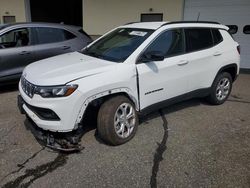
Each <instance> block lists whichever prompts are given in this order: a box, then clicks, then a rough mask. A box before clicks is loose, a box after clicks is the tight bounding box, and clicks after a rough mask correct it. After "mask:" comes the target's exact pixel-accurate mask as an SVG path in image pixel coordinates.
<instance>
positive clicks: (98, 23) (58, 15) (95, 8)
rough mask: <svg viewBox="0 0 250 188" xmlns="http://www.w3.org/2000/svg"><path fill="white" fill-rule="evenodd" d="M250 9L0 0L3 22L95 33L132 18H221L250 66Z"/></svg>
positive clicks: (244, 0)
mask: <svg viewBox="0 0 250 188" xmlns="http://www.w3.org/2000/svg"><path fill="white" fill-rule="evenodd" d="M249 10H250V0H0V24H1V23H9V22H25V21H43V22H55V23H61V22H63V23H65V24H71V25H79V26H83V29H84V30H85V31H86V32H87V33H88V34H90V35H92V36H93V35H102V34H104V33H105V32H107V31H108V30H110V29H112V28H114V27H116V26H119V25H123V24H125V23H128V22H139V21H162V20H163V21H178V20H197V19H199V20H203V21H204V20H207V21H218V22H220V23H222V24H225V25H228V26H229V27H230V28H232V29H233V30H234V31H236V32H235V33H233V36H234V38H235V40H236V41H238V42H239V43H240V45H241V68H247V69H250V63H249V59H250V54H249V49H250V41H249V40H250V38H249V37H250V22H249V17H250V11H249ZM93 37H94V36H93Z"/></svg>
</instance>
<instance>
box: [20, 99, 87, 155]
mask: <svg viewBox="0 0 250 188" xmlns="http://www.w3.org/2000/svg"><path fill="white" fill-rule="evenodd" d="M17 101H18V108H19V110H20V112H21V114H26V117H27V121H26V126H27V128H28V129H29V130H30V131H31V132H32V133H33V135H34V136H35V138H36V139H37V140H38V141H39V143H41V144H42V145H45V146H46V147H49V148H51V149H54V150H60V151H64V152H77V151H80V150H82V149H83V147H82V146H81V145H80V140H81V137H82V135H83V131H82V130H81V126H79V128H78V129H76V130H73V131H71V132H65V133H64V132H63V133H61V132H51V131H47V130H44V129H42V128H40V127H38V126H37V125H36V124H35V122H34V121H33V120H32V119H31V118H30V117H29V116H28V114H27V113H26V111H25V110H24V109H23V106H24V104H25V101H24V100H23V99H22V97H21V96H20V95H18V100H17Z"/></svg>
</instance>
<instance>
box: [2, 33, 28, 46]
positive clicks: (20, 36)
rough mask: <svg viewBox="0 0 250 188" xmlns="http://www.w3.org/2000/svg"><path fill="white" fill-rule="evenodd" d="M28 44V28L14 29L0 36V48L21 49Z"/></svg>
mask: <svg viewBox="0 0 250 188" xmlns="http://www.w3.org/2000/svg"><path fill="white" fill-rule="evenodd" d="M30 44H31V29H30V28H21V29H15V30H12V31H9V32H7V33H5V34H3V35H1V36H0V48H13V47H23V46H28V45H30Z"/></svg>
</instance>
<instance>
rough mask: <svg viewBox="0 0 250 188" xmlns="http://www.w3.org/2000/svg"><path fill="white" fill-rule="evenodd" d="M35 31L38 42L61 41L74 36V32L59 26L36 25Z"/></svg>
mask: <svg viewBox="0 0 250 188" xmlns="http://www.w3.org/2000/svg"><path fill="white" fill-rule="evenodd" d="M36 31H37V35H38V43H39V44H48V43H55V42H63V41H65V40H70V39H73V38H75V37H76V36H75V35H74V34H72V33H70V32H68V31H66V30H64V29H59V28H49V27H38V28H36Z"/></svg>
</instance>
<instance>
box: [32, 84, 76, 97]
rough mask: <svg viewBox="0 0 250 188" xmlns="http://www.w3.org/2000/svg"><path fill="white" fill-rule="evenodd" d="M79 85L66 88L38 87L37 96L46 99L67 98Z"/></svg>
mask: <svg viewBox="0 0 250 188" xmlns="http://www.w3.org/2000/svg"><path fill="white" fill-rule="evenodd" d="M77 87H78V85H65V86H55V87H53V86H52V87H41V86H38V87H37V88H36V89H35V94H38V95H41V96H42V97H44V98H50V97H66V96H69V95H71V94H72V93H73V92H74V91H75V90H76V89H77Z"/></svg>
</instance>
